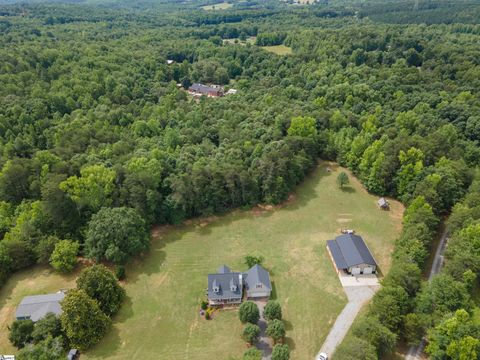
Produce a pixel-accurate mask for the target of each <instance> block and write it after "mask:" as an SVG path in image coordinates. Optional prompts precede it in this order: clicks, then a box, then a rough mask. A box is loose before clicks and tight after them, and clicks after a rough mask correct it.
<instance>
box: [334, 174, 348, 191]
mask: <svg viewBox="0 0 480 360" xmlns="http://www.w3.org/2000/svg"><path fill="white" fill-rule="evenodd" d="M349 181H350V180H348V175H347V173H345V172H343V171H342V172H341V173H340V174H338V176H337V184H338V187H339V188H343V187H344V186H345V185H347V184H348V183H349Z"/></svg>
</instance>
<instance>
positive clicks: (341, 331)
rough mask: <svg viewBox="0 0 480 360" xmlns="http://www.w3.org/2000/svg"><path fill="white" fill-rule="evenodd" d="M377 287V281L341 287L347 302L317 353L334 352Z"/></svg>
mask: <svg viewBox="0 0 480 360" xmlns="http://www.w3.org/2000/svg"><path fill="white" fill-rule="evenodd" d="M369 282H370V281H369ZM342 283H343V282H342ZM379 288H380V285H378V281H377V284H376V285H363V284H360V283H359V284H358V285H355V286H344V287H343V290H344V291H345V293H346V294H347V298H348V304H347V305H346V306H345V307H344V308H343V310H342V312H341V313H340V315H338V317H337V319H336V320H335V324H333V327H332V329H331V330H330V332H329V334H328V336H327V338H326V339H325V342H324V343H323V345H322V348H321V349H320V351H319V354H320V353H321V352H324V353H326V354H327V355H332V354H333V353H334V352H335V349H336V347H337V346H338V345H339V344H340V343H341V342H342V340H343V338H344V337H345V335H346V334H347V332H348V330H349V329H350V326H352V324H353V321H354V320H355V318H356V317H357V315H358V313H359V312H360V309H361V308H362V306H363V305H365V304H366V303H367V302H368V301H370V299H371V298H372V297H373V295H374V294H375V292H376V291H377V290H378V289H379ZM317 358H318V355H317Z"/></svg>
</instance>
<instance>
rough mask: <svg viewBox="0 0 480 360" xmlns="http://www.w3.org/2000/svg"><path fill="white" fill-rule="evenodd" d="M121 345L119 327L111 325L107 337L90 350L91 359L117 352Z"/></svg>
mask: <svg viewBox="0 0 480 360" xmlns="http://www.w3.org/2000/svg"><path fill="white" fill-rule="evenodd" d="M120 347H121V338H120V332H119V330H118V328H116V327H114V326H111V327H110V328H109V329H108V330H107V334H106V335H105V337H103V338H102V340H100V342H99V343H98V344H96V345H95V346H94V347H92V348H91V349H90V350H89V351H88V356H89V358H91V359H103V358H106V357H111V356H114V355H116V354H117V352H118V351H119V350H120Z"/></svg>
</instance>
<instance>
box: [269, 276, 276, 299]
mask: <svg viewBox="0 0 480 360" xmlns="http://www.w3.org/2000/svg"><path fill="white" fill-rule="evenodd" d="M270 300H277V287H276V286H275V281H272V292H271V293H270Z"/></svg>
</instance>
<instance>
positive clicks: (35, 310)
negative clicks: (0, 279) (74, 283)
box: [15, 291, 65, 322]
mask: <svg viewBox="0 0 480 360" xmlns="http://www.w3.org/2000/svg"><path fill="white" fill-rule="evenodd" d="M64 297H65V293H64V292H63V291H59V292H57V293H55V294H47V295H33V296H26V297H24V298H23V299H22V301H21V302H20V304H19V305H18V307H17V310H16V312H15V318H16V319H17V320H28V319H30V320H32V321H34V322H36V321H38V320H40V319H42V318H44V317H45V315H47V314H48V313H54V314H55V315H60V314H61V313H62V307H61V306H60V302H61V301H62V300H63V298H64Z"/></svg>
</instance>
